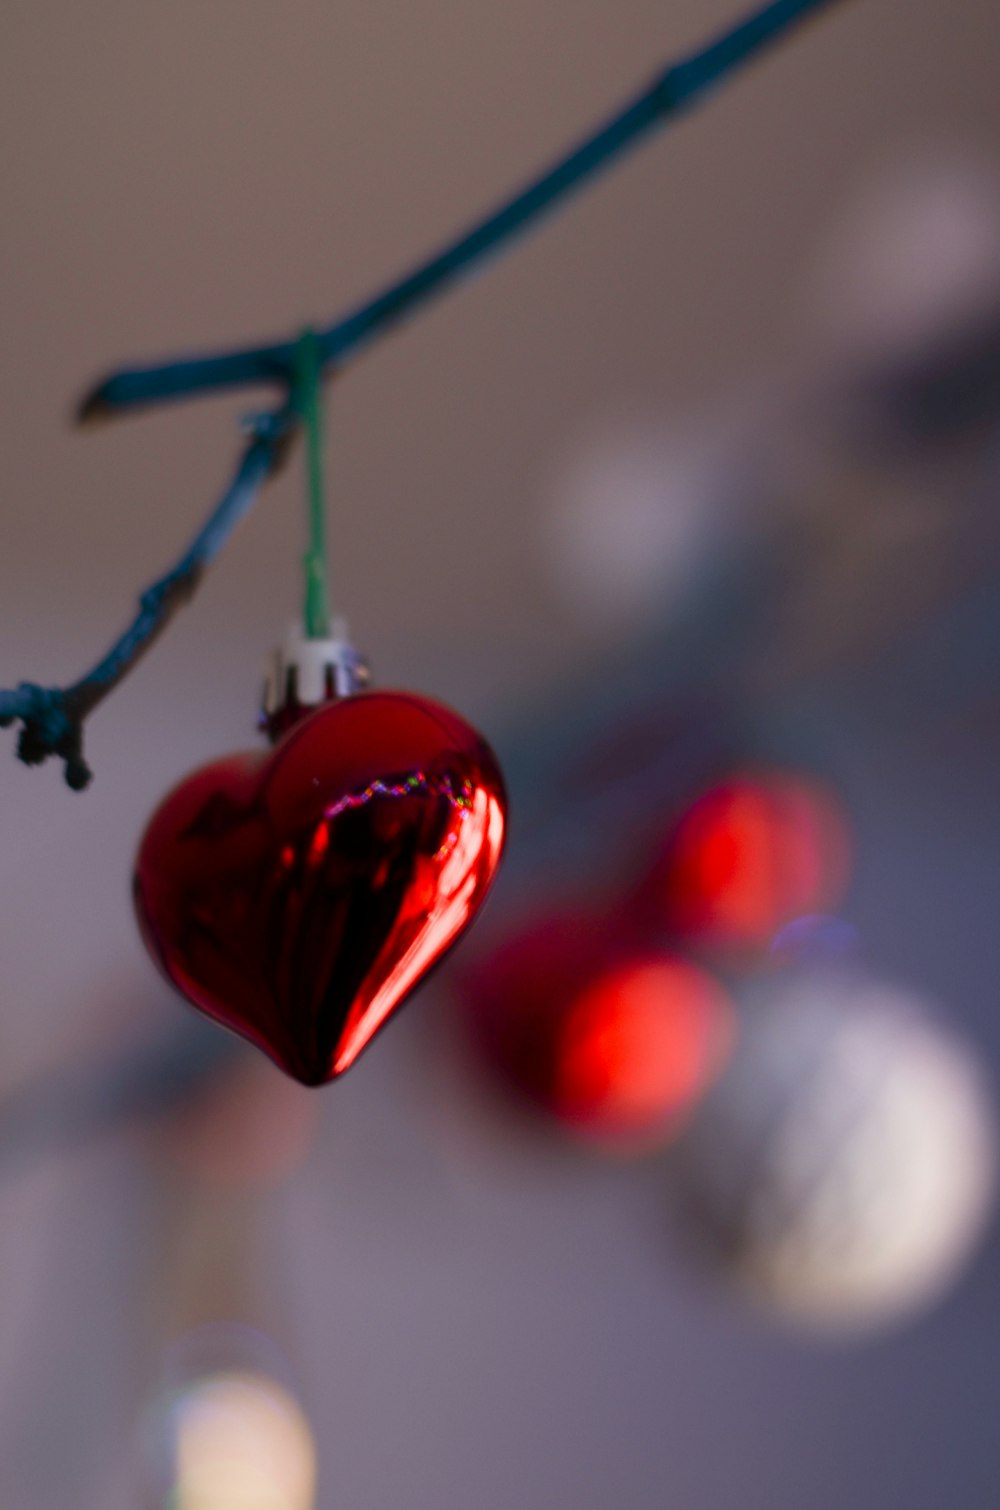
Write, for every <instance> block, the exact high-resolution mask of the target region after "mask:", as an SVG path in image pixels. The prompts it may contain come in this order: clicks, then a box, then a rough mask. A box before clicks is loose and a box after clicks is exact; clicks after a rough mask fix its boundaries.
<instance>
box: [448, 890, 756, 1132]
mask: <svg viewBox="0 0 1000 1510" xmlns="http://www.w3.org/2000/svg"><path fill="white" fill-rule="evenodd" d="M467 994H468V996H469V1004H470V1013H469V1019H470V1021H471V1023H472V1024H473V1027H474V1031H475V1035H476V1039H477V1042H478V1045H479V1048H480V1050H481V1051H482V1052H483V1054H484V1056H485V1057H486V1059H487V1061H488V1062H489V1064H490V1066H491V1068H492V1069H493V1070H494V1071H495V1072H496V1073H497V1074H498V1075H499V1077H500V1078H501V1079H502V1081H503V1082H504V1083H506V1085H507V1086H508V1087H510V1088H513V1089H515V1090H516V1091H517V1092H518V1093H519V1094H520V1095H521V1096H522V1097H525V1098H527V1099H528V1100H529V1101H530V1102H532V1103H533V1104H534V1105H535V1107H536V1108H537V1109H539V1110H541V1111H543V1112H544V1113H545V1114H546V1115H548V1116H549V1117H551V1118H552V1119H554V1120H555V1121H557V1122H559V1123H560V1124H561V1125H563V1126H564V1127H566V1128H568V1129H569V1130H570V1131H572V1132H573V1133H575V1134H576V1135H578V1136H579V1137H581V1138H583V1139H585V1140H586V1141H588V1142H591V1143H597V1144H602V1145H604V1146H606V1147H609V1148H615V1149H618V1150H620V1151H623V1152H626V1151H633V1150H639V1149H641V1148H643V1147H646V1146H649V1145H650V1144H655V1143H657V1142H659V1141H662V1140H663V1139H664V1138H665V1137H667V1136H669V1135H670V1134H671V1133H672V1132H673V1131H674V1130H675V1129H676V1127H677V1126H678V1124H679V1123H680V1121H681V1120H682V1119H683V1117H684V1115H685V1114H686V1113H688V1112H689V1110H690V1108H691V1106H692V1104H693V1103H694V1102H695V1101H696V1099H697V1097H698V1096H699V1095H700V1094H701V1092H702V1091H703V1090H704V1088H705V1086H706V1085H707V1084H708V1083H709V1081H710V1080H711V1079H712V1077H713V1076H714V1075H715V1074H716V1073H717V1072H718V1070H719V1069H720V1067H721V1065H722V1063H723V1062H724V1059H725V1056H726V1054H727V1052H728V1050H729V1048H730V1046H731V1042H732V1035H733V1025H734V1014H733V1012H732V1010H731V1008H730V1005H729V1001H728V997H727V995H726V993H725V991H724V990H723V988H722V986H721V985H720V984H719V983H718V982H717V981H715V980H714V979H713V978H712V977H711V976H710V975H708V974H707V973H706V972H705V971H704V970H702V969H700V968H698V967H697V966H695V965H693V964H689V963H687V962H686V961H683V960H680V959H676V958H674V957H672V956H670V955H668V954H664V953H661V952H658V951H651V950H639V949H636V948H634V947H630V946H628V945H625V944H623V943H621V942H619V941H618V940H617V939H616V937H615V935H614V932H613V930H612V931H609V928H608V925H607V924H606V923H602V922H601V921H599V920H597V919H593V918H590V917H586V916H579V917H559V918H550V919H549V920H547V921H546V922H543V923H541V924H536V925H534V926H532V927H530V928H528V929H526V930H525V932H523V933H522V934H520V935H519V936H518V937H516V938H514V939H512V940H510V941H509V942H508V944H507V945H506V946H505V947H504V948H503V949H501V950H499V951H497V953H496V954H495V955H493V956H492V957H491V958H490V959H489V960H488V961H486V962H485V964H484V965H483V966H482V967H481V968H480V969H479V970H478V971H477V972H476V975H475V977H474V978H470V979H469V981H468V982H467Z"/></svg>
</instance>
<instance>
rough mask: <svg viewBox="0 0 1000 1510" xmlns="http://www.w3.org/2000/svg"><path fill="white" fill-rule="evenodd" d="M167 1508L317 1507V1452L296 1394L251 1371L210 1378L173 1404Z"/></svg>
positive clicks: (168, 1417)
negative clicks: (294, 1395) (293, 1395)
mask: <svg viewBox="0 0 1000 1510" xmlns="http://www.w3.org/2000/svg"><path fill="white" fill-rule="evenodd" d="M163 1425H164V1428H165V1431H166V1434H167V1436H168V1440H169V1456H170V1461H171V1471H170V1474H169V1489H168V1491H167V1494H166V1496H165V1497H164V1498H163V1500H162V1501H161V1503H162V1505H163V1507H164V1510H312V1507H313V1505H314V1503H315V1492H316V1451H315V1446H314V1443H313V1438H312V1433H311V1431H310V1429H309V1424H308V1422H307V1421H306V1418H305V1416H304V1414H303V1412H302V1410H301V1408H300V1406H299V1405H298V1403H297V1402H296V1400H295V1399H294V1398H293V1397H292V1395H291V1394H290V1393H289V1392H288V1390H286V1389H285V1388H284V1387H283V1386H282V1385H281V1384H279V1383H278V1382H277V1381H276V1380H274V1379H272V1378H270V1377H269V1376H268V1375H266V1374H263V1373H259V1372H256V1371H251V1370H245V1369H231V1370H229V1371H224V1372H218V1373H212V1374H208V1375H206V1376H204V1377H201V1378H195V1379H192V1380H190V1381H189V1382H188V1383H187V1384H186V1385H184V1386H183V1387H182V1388H180V1389H178V1390H177V1391H176V1392H175V1393H174V1394H173V1396H172V1397H171V1399H170V1400H169V1403H168V1404H167V1406H166V1410H165V1420H164V1423H163Z"/></svg>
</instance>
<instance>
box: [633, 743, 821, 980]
mask: <svg viewBox="0 0 1000 1510" xmlns="http://www.w3.org/2000/svg"><path fill="white" fill-rule="evenodd" d="M850 864H851V838H850V831H849V828H848V824H847V820H846V818H845V816H844V812H843V809H842V807H841V804H840V802H839V801H838V799H837V797H836V796H835V794H834V793H833V792H832V791H831V790H830V789H829V788H827V787H825V786H824V785H823V784H822V783H821V782H818V781H815V780H812V779H811V778H807V777H804V776H800V775H795V774H791V773H785V772H767V773H764V774H754V775H739V776H734V777H732V778H731V779H729V780H728V781H725V782H722V783H720V785H718V786H715V787H713V788H711V790H709V791H707V792H706V793H704V795H703V796H701V797H700V798H698V800H697V801H696V802H695V803H694V804H693V806H691V807H690V808H689V809H688V810H687V812H686V813H685V814H684V815H683V817H682V818H681V819H680V821H679V822H678V823H677V824H676V826H675V827H674V829H673V831H672V833H671V834H670V836H669V838H668V840H667V842H666V844H665V846H664V848H663V850H662V852H661V854H660V856H659V857H658V859H657V861H656V862H655V864H654V866H653V868H652V871H651V872H650V874H649V875H648V876H647V877H646V879H645V881H644V883H643V885H642V887H641V891H640V895H639V898H638V905H639V907H640V908H641V910H642V911H643V912H644V913H647V914H652V919H654V920H655V922H656V924H658V925H659V926H661V927H662V926H664V925H665V926H666V927H667V928H668V929H669V930H670V931H671V932H673V933H675V934H676V935H679V936H680V937H682V938H684V939H686V940H688V941H690V942H693V943H696V944H703V945H707V946H709V947H713V946H714V947H721V948H724V949H737V950H739V949H747V948H751V949H752V948H759V947H762V946H766V945H767V944H768V943H769V942H770V940H771V939H772V938H773V937H774V935H775V933H776V932H777V931H778V929H780V928H782V927H783V926H784V925H785V924H786V923H788V922H790V921H791V920H792V919H793V918H795V917H799V916H801V915H802V914H804V913H824V912H828V911H831V910H832V909H834V908H835V907H836V906H837V905H838V903H839V902H840V901H841V899H842V897H843V895H844V892H845V891H846V888H847V882H848V878H849V874H850Z"/></svg>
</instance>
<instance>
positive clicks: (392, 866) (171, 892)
mask: <svg viewBox="0 0 1000 1510" xmlns="http://www.w3.org/2000/svg"><path fill="white" fill-rule="evenodd" d="M505 821H506V797H505V793H504V787H503V778H502V777H501V774H500V770H499V767H498V766H497V763H496V760H495V758H494V756H493V754H492V752H491V751H490V749H489V747H488V746H487V745H486V744H485V742H484V741H483V740H482V739H481V738H480V736H479V735H478V734H477V733H476V732H475V730H474V729H472V728H470V726H469V725H468V724H466V723H465V722H464V721H463V720H462V719H460V718H459V717H458V716H457V715H456V714H454V713H452V712H450V711H449V710H448V709H447V708H444V707H442V706H441V705H440V704H437V703H432V702H430V701H428V700H427V699H424V698H419V697H415V696H412V695H410V694H403V693H389V692H373V693H363V694H359V695H356V696H353V697H349V698H345V699H343V700H341V701H339V702H334V703H331V704H329V705H327V706H325V707H323V708H320V709H319V711H317V712H316V713H314V714H312V715H311V716H310V717H308V718H306V719H305V720H304V721H303V722H301V723H299V724H297V725H296V727H295V728H294V729H293V730H292V731H291V732H290V733H289V734H287V735H286V736H285V737H284V739H282V740H281V742H280V743H279V744H278V745H277V746H276V748H275V749H274V750H273V751H272V752H270V753H268V754H254V755H237V756H231V757H229V758H228V759H225V760H220V761H216V762H215V763H214V764H212V765H210V766H206V767H203V768H202V769H201V770H200V771H197V772H195V773H194V775H192V776H190V777H189V778H188V779H187V780H186V781H184V782H182V783H181V785H180V786H178V787H177V788H175V790H174V791H173V792H172V793H171V794H170V795H169V796H168V797H167V798H166V799H165V800H164V802H162V803H161V805H160V807H159V808H158V809H157V811H156V813H155V814H154V815H153V818H152V819H151V820H150V823H149V825H148V827H147V829H146V833H145V835H144V837H143V840H142V844H141V846H140V850H139V855H138V858H137V861H136V870H135V898H136V908H137V911H138V915H139V920H140V924H141V927H142V931H143V936H144V938H145V941H146V943H147V946H148V947H149V949H150V952H151V953H152V954H153V957H154V958H155V959H156V961H157V962H158V964H159V965H160V966H161V968H162V969H163V971H164V972H165V974H166V975H167V976H168V978H169V979H170V980H171V981H172V982H173V984H174V985H175V986H177V987H178V989H179V990H180V991H182V992H183V994H184V995H185V996H186V997H187V998H188V1000H189V1001H191V1002H192V1003H193V1004H194V1005H195V1006H197V1007H199V1008H200V1009H201V1010H202V1011H204V1012H206V1013H207V1014H208V1015H209V1016H210V1017H213V1018H215V1020H216V1021H218V1022H220V1023H222V1024H224V1025H225V1026H227V1027H229V1028H232V1029H234V1030H235V1031H236V1032H238V1033H240V1034H242V1035H243V1037H245V1038H248V1039H249V1040H250V1041H251V1042H252V1043H255V1044H256V1045H257V1046H258V1048H261V1049H263V1050H264V1051H265V1052H266V1053H268V1054H269V1055H270V1056H271V1058H272V1059H274V1060H275V1062H276V1063H277V1064H278V1065H280V1066H281V1068H282V1069H284V1070H286V1071H287V1072H288V1073H289V1074H290V1075H293V1076H294V1077H295V1078H296V1079H297V1080H300V1081H302V1082H303V1084H306V1085H318V1084H321V1083H322V1082H323V1081H325V1080H330V1079H332V1078H334V1077H335V1076H337V1075H339V1074H342V1073H343V1071H344V1070H346V1069H348V1068H349V1066H350V1065H351V1064H353V1062H354V1060H355V1059H356V1058H357V1056H358V1054H360V1052H361V1051H362V1049H363V1048H364V1047H365V1045H366V1044H367V1043H368V1042H369V1041H370V1039H371V1038H372V1036H373V1035H374V1034H375V1033H376V1032H377V1031H378V1029H379V1028H380V1027H381V1026H382V1025H383V1023H384V1022H385V1021H386V1020H387V1019H388V1017H389V1016H390V1015H391V1013H392V1012H393V1011H394V1010H395V1009H396V1008H397V1007H398V1006H399V1005H400V1004H401V1003H402V1002H403V1000H404V999H405V998H406V996H407V995H409V993H410V992H411V991H412V990H413V988H414V987H415V986H416V985H417V984H418V982H419V981H420V980H421V979H422V978H423V977H424V976H425V975H426V974H427V972H428V970H430V968H431V967H432V966H433V965H434V964H436V963H437V961H438V960H439V959H440V958H441V956H442V955H443V954H444V953H445V951H446V950H447V949H448V948H449V947H450V946H451V945H452V944H453V943H454V942H455V940H456V939H457V938H458V936H459V934H460V933H461V932H462V931H463V930H464V929H465V927H466V926H467V925H468V924H469V922H471V920H472V918H473V917H474V915H475V913H476V912H477V911H478V909H479V907H480V905H481V904H482V902H483V900H484V899H485V896H486V893H487V891H488V889H489V887H490V884H491V882H492V880H493V877H494V875H495V873H496V869H497V866H498V865H499V862H500V856H501V852H502V849H503V841H504V830H505Z"/></svg>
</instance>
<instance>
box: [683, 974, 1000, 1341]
mask: <svg viewBox="0 0 1000 1510" xmlns="http://www.w3.org/2000/svg"><path fill="white" fill-rule="evenodd" d="M772 993H773V994H772V995H771V997H770V999H769V1000H768V1001H766V1002H761V1003H758V1004H750V1005H749V1006H748V1007H747V1008H746V1010H745V1014H744V1019H743V1022H742V1026H741V1040H740V1042H739V1044H738V1046H737V1050H736V1053H735V1055H734V1058H733V1060H732V1062H731V1065H730V1067H729V1069H728V1070H727V1072H726V1073H725V1075H724V1076H723V1077H722V1079H721V1080H720V1081H719V1082H718V1083H717V1084H716V1086H715V1087H714V1088H713V1089H712V1091H710V1093H709V1095H708V1096H707V1097H706V1099H705V1102H704V1103H703V1105H702V1107H701V1108H700V1110H699V1112H698V1114H697V1115H696V1117H695V1119H694V1121H693V1122H692V1124H691V1126H690V1129H689V1131H688V1133H687V1134H686V1136H685V1137H684V1138H683V1139H682V1141H681V1143H680V1144H679V1145H678V1147H677V1149H676V1153H675V1175H676V1191H677V1196H678V1209H679V1214H680V1216H681V1219H682V1221H683V1223H684V1227H685V1229H686V1233H687V1235H688V1236H689V1237H690V1238H692V1239H694V1240H695V1241H696V1243H697V1246H698V1247H699V1248H700V1249H701V1251H702V1254H703V1255H706V1254H707V1255H708V1256H709V1258H710V1259H711V1260H712V1261H713V1262H714V1263H715V1264H717V1265H720V1266H721V1267H722V1268H724V1269H725V1270H726V1271H727V1272H728V1274H729V1275H730V1277H731V1278H732V1279H733V1280H734V1281H735V1282H736V1283H737V1284H738V1285H739V1286H740V1287H741V1288H742V1289H744V1290H745V1291H748V1292H750V1294H751V1295H752V1296H753V1297H755V1298H756V1299H758V1300H760V1301H763V1302H765V1303H766V1304H767V1305H768V1306H770V1307H771V1308H773V1309H774V1310H776V1311H778V1312H779V1313H781V1314H782V1315H783V1316H785V1317H786V1318H787V1319H789V1320H791V1321H793V1322H799V1323H802V1324H804V1325H806V1326H808V1327H810V1328H812V1329H821V1330H826V1331H844V1332H852V1331H859V1330H864V1329H867V1328H869V1327H874V1326H879V1325H882V1324H883V1323H886V1322H890V1321H893V1320H897V1319H899V1318H902V1317H905V1316H906V1315H909V1314H912V1313H913V1312H915V1311H917V1310H919V1309H920V1308H921V1307H923V1306H925V1305H928V1304H930V1303H931V1302H932V1301H934V1300H935V1299H936V1298H938V1297H939V1296H941V1295H942V1294H943V1293H944V1292H945V1291H946V1290H947V1288H948V1287H949V1285H950V1284H951V1283H952V1281H953V1280H954V1279H955V1278H956V1277H957V1275H958V1273H959V1271H960V1270H961V1268H962V1266H963V1264H964V1263H965V1262H966V1260H967V1259H968V1257H969V1255H970V1253H971V1251H972V1249H973V1248H974V1246H975V1244H976V1241H977V1239H979V1237H980V1236H981V1234H982V1232H983V1229H984V1227H985V1225H986V1222H987V1219H988V1218H989V1216H990V1215H991V1213H992V1209H993V1204H994V1196H995V1190H996V1175H997V1129H996V1123H995V1120H994V1114H993V1106H992V1101H991V1097H990V1095H989V1093H988V1091H987V1088H986V1085H985V1082H984V1077H983V1073H982V1071H981V1068H980V1065H979V1063H978V1061H977V1059H976V1057H975V1056H974V1054H973V1052H972V1051H971V1050H970V1049H969V1048H968V1047H966V1046H965V1045H964V1044H963V1043H961V1042H959V1041H958V1039H957V1038H955V1037H954V1036H953V1035H952V1033H951V1032H947V1031H945V1030H944V1029H942V1028H941V1027H940V1026H938V1025H937V1024H936V1023H934V1022H933V1021H932V1019H931V1018H930V1017H929V1016H928V1014H927V1013H926V1011H925V1010H924V1009H923V1008H922V1007H921V1006H920V1004H919V1003H917V1002H916V1001H914V1000H913V998H912V997H910V996H909V995H908V994H906V993H904V992H903V991H902V990H899V989H897V988H894V987H891V986H887V985H885V984H882V983H880V982H877V981H873V980H871V979H870V978H868V977H865V976H862V975H859V974H857V973H855V972H853V971H850V970H847V969H845V970H843V971H841V972H837V971H831V970H827V971H826V972H820V971H808V972H806V971H795V972H793V973H792V974H791V975H789V976H787V977H785V978H784V979H783V980H782V982H781V983H780V984H779V985H778V986H777V988H775V987H773V986H772Z"/></svg>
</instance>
